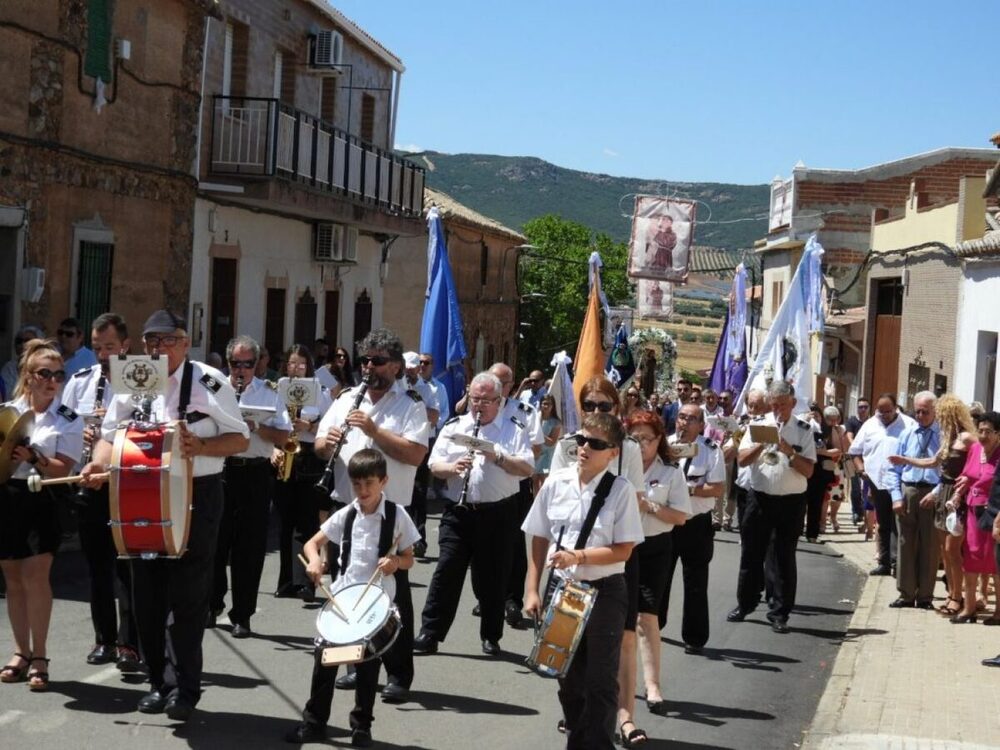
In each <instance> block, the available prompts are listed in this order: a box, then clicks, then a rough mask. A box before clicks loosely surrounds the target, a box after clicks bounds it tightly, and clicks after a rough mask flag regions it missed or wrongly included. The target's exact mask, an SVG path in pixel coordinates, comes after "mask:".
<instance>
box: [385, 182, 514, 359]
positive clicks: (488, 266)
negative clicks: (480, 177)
mask: <svg viewBox="0 0 1000 750" xmlns="http://www.w3.org/2000/svg"><path fill="white" fill-rule="evenodd" d="M424 202H425V204H426V205H427V206H428V207H430V206H437V208H438V210H439V212H440V214H441V221H442V223H443V224H444V228H445V236H446V238H447V242H448V259H449V261H450V262H451V269H452V276H453V277H454V279H455V287H456V289H457V292H458V301H459V306H460V307H461V310H462V323H463V325H464V327H465V345H466V348H467V350H468V352H469V360H468V363H467V368H468V370H469V372H468V374H469V376H470V377H471V376H472V375H474V374H475V373H477V372H481V371H482V370H484V369H485V368H487V367H489V366H490V365H491V364H492V363H493V362H496V361H503V362H506V363H507V364H509V365H510V366H511V367H514V368H516V366H517V341H516V337H517V331H518V311H519V303H520V297H519V294H518V288H517V260H518V249H519V247H520V246H521V245H523V244H525V243H526V242H527V239H526V238H525V237H524V236H523V235H521V234H519V233H518V232H515V231H514V230H513V229H509V228H508V227H505V226H504V225H503V224H501V223H500V222H498V221H495V220H493V219H491V218H489V217H487V216H483V215H482V214H480V213H478V212H476V211H473V210H472V209H471V208H469V207H468V206H464V205H462V204H461V203H459V202H458V201H456V200H455V199H454V198H452V197H451V196H449V195H447V194H445V193H442V192H439V191H437V190H431V189H430V188H427V189H425V191H424ZM426 288H427V231H426V226H425V228H424V233H423V235H421V236H419V237H412V238H406V239H401V240H400V241H398V242H396V243H395V244H394V245H393V247H392V263H391V268H390V271H389V275H388V278H387V279H386V283H385V297H386V304H385V311H384V319H385V323H386V325H387V326H389V327H390V328H392V329H393V330H395V331H396V332H397V333H399V335H400V336H401V337H402V339H403V343H404V345H405V346H406V347H407V348H409V349H414V350H416V349H417V348H418V347H419V345H420V326H421V322H422V320H423V309H424V293H425V290H426Z"/></svg>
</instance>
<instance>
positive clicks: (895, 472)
mask: <svg viewBox="0 0 1000 750" xmlns="http://www.w3.org/2000/svg"><path fill="white" fill-rule="evenodd" d="M936 402H937V398H936V397H935V396H934V394H933V393H931V392H930V391H921V392H920V393H918V394H917V395H916V396H914V397H913V412H914V416H915V417H916V420H917V422H916V424H911V425H910V426H908V427H907V428H906V429H905V430H904V431H903V433H902V434H901V435H900V436H899V448H898V450H899V453H898V455H895V456H890V457H889V462H890V463H891V465H892V467H891V469H890V470H889V471H888V472H887V474H886V483H887V484H888V489H889V494H890V495H891V497H892V510H893V512H894V513H895V514H896V525H897V529H898V531H899V552H898V555H897V561H896V588H897V589H899V598H898V599H896V601H894V602H893V603H892V604H890V605H889V606H890V607H913V606H916V607H918V608H920V609H931V608H933V604H932V603H931V599H932V598H933V595H934V582H935V578H936V577H937V567H938V548H937V531H936V529H935V528H934V488H935V487H937V485H938V482H939V481H940V478H941V477H940V475H939V474H938V471H937V452H938V449H939V448H940V447H941V427H940V425H939V424H938V422H937V418H936V415H935V404H936Z"/></svg>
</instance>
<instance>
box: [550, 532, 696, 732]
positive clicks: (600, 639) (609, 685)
mask: <svg viewBox="0 0 1000 750" xmlns="http://www.w3.org/2000/svg"><path fill="white" fill-rule="evenodd" d="M707 515H709V516H710V515H711V514H707ZM709 525H711V523H710V524H709ZM590 583H591V585H593V586H594V587H595V588H597V598H596V599H595V600H594V608H593V609H592V610H591V613H590V619H589V620H588V621H587V627H586V629H585V630H584V631H583V637H582V638H581V639H580V645H579V647H578V648H577V651H576V655H575V656H574V657H573V661H572V663H571V664H570V666H569V671H568V672H567V673H566V676H565V677H563V678H561V679H560V680H559V703H560V704H561V705H562V710H563V717H564V718H565V719H566V747H567V748H573V749H574V750H576V749H578V750H607V749H608V748H613V747H614V732H615V718H616V714H617V711H618V660H619V656H620V655H621V646H622V632H623V631H624V628H625V611H626V609H627V608H628V603H627V601H626V598H627V594H626V592H625V578H624V577H623V576H621V575H613V576H608V577H607V578H602V579H600V580H597V581H591V582H590Z"/></svg>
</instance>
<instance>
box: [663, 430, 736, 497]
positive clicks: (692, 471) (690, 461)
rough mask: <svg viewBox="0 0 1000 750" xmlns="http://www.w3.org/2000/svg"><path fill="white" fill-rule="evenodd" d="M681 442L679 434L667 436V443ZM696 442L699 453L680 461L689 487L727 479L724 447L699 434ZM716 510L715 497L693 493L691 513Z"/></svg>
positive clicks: (716, 482)
mask: <svg viewBox="0 0 1000 750" xmlns="http://www.w3.org/2000/svg"><path fill="white" fill-rule="evenodd" d="M678 442H680V441H679V440H678V439H677V435H676V434H674V435H671V436H670V437H669V438H667V444H668V445H673V444H674V443H678ZM695 443H696V444H697V445H698V455H696V456H695V457H694V458H682V459H680V461H679V462H678V463H679V465H680V469H681V473H682V474H683V475H684V480H685V482H687V485H688V488H689V489H693V488H695V487H701V486H702V485H704V484H718V483H720V482H725V481H726V462H725V461H724V460H723V458H722V448H720V447H719V444H718V443H716V442H715V441H713V440H709V439H708V438H707V437H705V436H704V435H699V436H698V438H697V440H696V441H695ZM713 510H715V498H714V497H696V496H694V495H691V513H692V515H695V516H697V515H700V514H702V513H711V512H712V511H713Z"/></svg>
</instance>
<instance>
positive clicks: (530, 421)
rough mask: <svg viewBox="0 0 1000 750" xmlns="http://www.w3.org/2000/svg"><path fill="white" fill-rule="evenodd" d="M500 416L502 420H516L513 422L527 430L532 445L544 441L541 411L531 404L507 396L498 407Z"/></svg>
mask: <svg viewBox="0 0 1000 750" xmlns="http://www.w3.org/2000/svg"><path fill="white" fill-rule="evenodd" d="M500 416H501V417H502V418H503V419H504V420H511V419H513V420H516V422H515V424H519V425H521V426H522V429H525V430H527V431H528V436H529V437H530V439H531V444H532V445H543V444H544V443H545V432H544V431H543V430H542V419H541V413H540V412H539V411H538V409H536V408H535V407H534V406H532V405H531V404H526V403H524V402H523V401H518V400H517V399H516V398H507V399H505V400H504V402H503V405H502V406H501V407H500ZM532 460H534V459H532Z"/></svg>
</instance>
